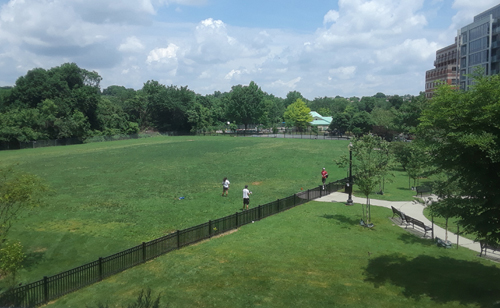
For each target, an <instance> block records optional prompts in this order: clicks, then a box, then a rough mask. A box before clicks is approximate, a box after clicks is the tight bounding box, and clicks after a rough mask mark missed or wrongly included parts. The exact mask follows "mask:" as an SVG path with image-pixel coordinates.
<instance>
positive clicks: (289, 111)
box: [284, 98, 313, 131]
mask: <svg viewBox="0 0 500 308" xmlns="http://www.w3.org/2000/svg"><path fill="white" fill-rule="evenodd" d="M284 117H285V121H286V122H287V123H291V124H292V123H293V126H295V127H296V128H297V129H298V130H299V131H304V130H305V129H306V128H307V126H309V125H310V122H312V120H313V117H312V115H311V109H309V108H308V107H307V105H306V103H305V102H304V101H303V100H302V99H300V98H298V99H297V100H296V101H295V103H293V104H291V105H289V106H288V107H286V110H285V115H284Z"/></svg>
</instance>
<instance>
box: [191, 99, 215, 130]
mask: <svg viewBox="0 0 500 308" xmlns="http://www.w3.org/2000/svg"><path fill="white" fill-rule="evenodd" d="M187 116H188V121H189V123H191V125H192V128H191V131H192V132H206V131H208V130H209V128H210V127H211V126H212V114H211V112H210V109H209V108H207V107H205V106H203V105H202V104H200V103H198V102H196V103H195V104H194V106H193V108H192V109H190V110H188V111H187Z"/></svg>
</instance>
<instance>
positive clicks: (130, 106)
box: [123, 90, 151, 131]
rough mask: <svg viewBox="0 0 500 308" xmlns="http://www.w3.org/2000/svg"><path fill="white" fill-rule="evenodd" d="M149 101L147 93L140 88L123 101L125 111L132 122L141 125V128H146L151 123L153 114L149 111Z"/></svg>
mask: <svg viewBox="0 0 500 308" xmlns="http://www.w3.org/2000/svg"><path fill="white" fill-rule="evenodd" d="M149 108H150V106H149V101H148V97H147V95H145V93H144V92H143V91H142V90H140V91H137V92H136V93H135V95H134V96H133V97H131V98H129V99H127V100H125V101H124V103H123V111H125V113H127V115H128V116H129V120H130V121H131V122H135V123H137V124H138V126H139V130H140V131H142V130H145V129H147V128H148V127H149V126H150V125H151V114H150V112H149Z"/></svg>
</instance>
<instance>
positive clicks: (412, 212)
mask: <svg viewBox="0 0 500 308" xmlns="http://www.w3.org/2000/svg"><path fill="white" fill-rule="evenodd" d="M432 197H433V199H434V200H437V197H436V196H432ZM347 199H348V194H346V193H341V192H334V193H331V194H329V195H326V196H323V197H321V198H319V199H316V200H314V201H322V202H341V203H345V202H346V201H347ZM352 200H353V201H354V203H359V204H366V198H364V197H363V198H359V197H355V196H352ZM370 204H371V205H375V206H383V207H386V208H389V209H390V208H391V206H393V207H395V208H396V209H398V210H400V211H401V212H403V213H405V214H407V215H408V216H410V217H413V218H415V219H418V220H420V221H422V222H423V223H424V224H425V225H429V226H430V225H431V224H432V223H431V221H429V220H428V219H427V218H426V217H425V216H424V213H423V212H424V206H423V205H422V204H420V203H418V202H416V201H397V202H394V201H384V200H376V199H370ZM401 227H402V226H401ZM434 237H439V238H440V239H442V240H444V239H445V230H444V229H443V228H440V227H438V226H437V225H434ZM448 240H449V241H451V242H452V243H453V244H455V245H456V244H457V235H456V234H454V233H452V232H450V231H449V230H448ZM458 243H459V245H460V246H463V247H466V248H469V249H471V250H474V251H477V252H481V246H480V245H479V243H475V242H473V241H472V240H470V239H467V238H464V237H461V236H460V237H459V240H458ZM487 254H488V255H491V256H493V255H494V256H495V258H500V253H498V252H497V253H493V252H490V251H488V253H487Z"/></svg>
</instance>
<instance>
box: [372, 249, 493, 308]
mask: <svg viewBox="0 0 500 308" xmlns="http://www.w3.org/2000/svg"><path fill="white" fill-rule="evenodd" d="M365 274H366V276H367V278H366V279H365V281H367V282H371V283H373V284H374V285H375V287H379V286H382V285H384V284H387V283H390V284H393V285H395V286H399V287H402V288H404V291H403V295H404V296H406V297H408V298H412V299H415V300H419V299H420V298H423V297H429V298H431V299H432V300H433V301H435V302H436V303H442V304H443V303H449V302H454V301H458V302H460V303H461V304H463V305H472V304H477V305H479V306H481V307H500V285H499V284H498V281H500V269H499V268H498V267H495V266H486V265H483V264H480V263H479V262H470V261H463V260H456V259H453V258H448V257H440V258H434V257H430V256H418V257H416V258H414V259H409V258H407V257H405V256H402V255H398V254H392V255H385V256H380V257H377V258H373V259H371V260H370V261H369V263H368V266H367V267H366V269H365Z"/></svg>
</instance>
